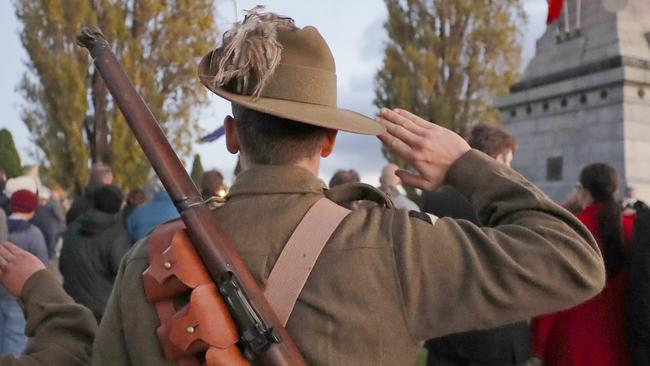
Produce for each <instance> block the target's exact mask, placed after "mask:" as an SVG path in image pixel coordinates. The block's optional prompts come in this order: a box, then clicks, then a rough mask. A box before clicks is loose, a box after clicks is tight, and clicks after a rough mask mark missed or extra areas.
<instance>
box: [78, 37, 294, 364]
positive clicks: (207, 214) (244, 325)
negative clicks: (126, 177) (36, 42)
mask: <svg viewBox="0 0 650 366" xmlns="http://www.w3.org/2000/svg"><path fill="white" fill-rule="evenodd" d="M77 42H78V44H80V45H81V46H83V47H85V48H87V49H88V50H89V51H90V55H91V56H92V58H93V60H94V63H95V67H96V68H97V71H98V72H99V74H100V75H101V76H102V78H103V79H104V82H105V83H106V86H107V88H108V90H109V91H110V93H111V95H112V96H113V99H114V101H115V103H116V104H117V106H118V107H119V108H120V110H121V111H122V113H123V114H124V117H125V118H126V120H127V122H128V124H129V127H130V128H131V130H132V131H133V134H134V135H135V137H136V139H137V140H138V143H139V144H140V146H141V147H142V150H143V151H144V153H145V155H146V156H147V159H148V160H149V162H150V163H151V165H152V167H153V169H154V171H155V172H156V174H158V177H159V178H160V181H161V182H162V184H163V185H164V187H165V189H166V190H167V192H168V193H169V195H170V197H171V199H172V201H173V202H174V204H175V206H176V208H177V209H178V212H179V213H180V215H181V218H182V220H183V223H184V224H185V227H186V231H187V234H188V235H189V238H190V241H191V244H192V246H193V247H194V249H195V250H196V252H197V253H198V255H199V257H200V259H201V262H203V264H204V266H205V268H206V269H207V272H208V274H209V276H210V277H211V279H212V281H213V282H214V283H216V284H217V287H218V289H219V292H220V293H221V295H222V296H223V300H225V303H226V304H227V306H228V309H229V312H230V315H232V317H233V318H234V320H235V323H236V325H237V330H238V331H239V334H240V335H241V337H240V338H239V342H238V343H239V345H240V346H241V347H242V348H243V349H244V354H246V355H247V358H249V359H251V358H256V359H258V360H259V361H261V363H262V364H263V365H273V366H276V365H277V366H283V365H306V362H305V360H304V359H303V357H302V355H301V354H300V351H299V350H298V347H297V346H296V345H295V343H294V342H293V340H292V339H291V337H290V336H289V334H288V333H287V331H286V329H285V328H284V326H283V325H282V323H281V322H280V320H279V319H278V318H277V316H276V314H275V313H274V312H273V310H272V309H271V306H270V305H269V303H268V302H267V300H266V298H265V297H264V295H263V293H262V291H261V290H260V288H259V286H258V285H257V283H256V282H255V279H254V278H253V276H252V274H251V273H250V271H249V270H248V268H247V267H246V264H245V263H244V262H243V260H242V259H241V257H240V256H239V254H238V253H237V251H236V249H235V247H234V246H233V245H232V243H231V242H230V241H229V240H228V239H227V238H226V236H225V234H224V233H223V231H222V230H221V228H220V227H219V225H218V223H216V222H215V221H214V216H213V215H212V214H211V211H210V209H209V208H208V207H207V205H206V203H205V202H204V201H203V199H202V198H201V195H200V194H199V191H198V190H197V188H196V186H195V185H194V183H193V182H192V180H191V178H190V176H189V175H188V174H187V172H186V171H185V168H184V167H183V164H182V163H181V161H180V159H179V158H178V156H177V155H176V153H175V152H174V150H173V148H172V147H171V145H170V144H169V141H168V140H167V138H166V136H165V134H164V132H163V131H162V130H161V128H160V127H159V125H158V122H157V121H156V119H155V118H154V116H153V115H152V114H151V111H150V110H149V108H148V107H147V105H146V104H145V102H144V101H143V100H142V98H141V97H140V95H139V94H138V92H137V91H136V90H135V88H134V86H133V84H132V83H131V81H130V80H129V78H128V76H127V75H126V73H125V72H124V70H123V69H122V66H121V65H120V63H119V61H118V60H117V58H116V57H115V54H114V53H113V52H112V50H111V48H110V45H109V44H108V42H107V41H106V38H105V37H104V35H103V34H102V32H101V31H100V30H99V29H98V28H94V27H93V28H84V29H83V30H82V31H81V33H80V34H79V36H78V38H77Z"/></svg>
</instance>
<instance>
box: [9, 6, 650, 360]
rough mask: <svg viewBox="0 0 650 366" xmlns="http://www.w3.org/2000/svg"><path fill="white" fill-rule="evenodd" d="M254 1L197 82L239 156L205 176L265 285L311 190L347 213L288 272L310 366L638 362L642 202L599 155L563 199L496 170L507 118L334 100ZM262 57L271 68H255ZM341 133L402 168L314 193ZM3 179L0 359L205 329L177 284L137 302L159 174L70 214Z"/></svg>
mask: <svg viewBox="0 0 650 366" xmlns="http://www.w3.org/2000/svg"><path fill="white" fill-rule="evenodd" d="M259 11H260V9H258V8H256V9H253V10H251V11H249V12H248V15H247V17H246V18H245V19H244V20H243V21H242V23H237V24H235V25H233V28H232V29H231V30H230V31H228V32H226V33H225V35H224V38H223V44H222V45H221V47H220V48H218V49H216V50H214V51H213V52H211V53H210V54H208V55H206V56H205V58H204V59H203V62H202V63H201V65H200V66H199V75H201V82H202V83H203V84H204V85H205V86H206V87H207V88H208V89H210V90H211V91H213V92H214V93H216V94H218V95H220V96H222V97H223V98H225V99H227V100H228V101H230V102H231V104H232V116H228V117H226V119H225V120H224V131H225V139H226V146H227V148H228V150H229V151H230V152H231V153H233V154H239V157H240V163H241V168H242V172H241V173H240V174H239V175H238V176H237V178H236V180H235V182H234V183H233V186H232V187H231V189H230V190H228V189H227V188H226V187H225V185H224V183H223V176H222V175H221V174H220V173H218V172H207V173H205V174H204V180H203V182H201V184H200V186H201V193H202V195H203V198H204V199H206V200H207V202H212V203H214V202H218V203H219V204H218V205H214V206H213V207H212V208H213V211H212V215H214V219H215V222H218V223H219V224H220V226H221V229H222V230H223V232H224V235H226V236H227V237H228V238H229V239H230V240H231V241H232V243H233V246H234V247H235V249H236V251H237V252H238V253H239V255H240V256H241V257H242V259H243V261H244V262H245V263H246V264H247V267H248V269H249V271H250V272H251V274H252V276H253V277H254V278H255V279H256V280H257V281H258V283H259V284H260V286H263V285H264V284H265V283H266V281H267V279H268V277H269V272H271V271H272V270H273V269H274V263H276V262H278V261H279V258H281V256H282V255H283V253H284V250H285V244H286V243H287V241H288V240H290V237H292V236H293V233H294V232H295V231H294V230H297V229H296V227H301V226H302V224H303V218H304V217H306V216H308V215H307V214H306V212H307V213H308V212H311V208H312V207H315V206H316V204H317V203H318V202H323V201H327V200H329V201H331V202H330V203H338V204H340V205H342V206H344V207H346V208H347V210H343V211H345V212H344V213H343V215H342V216H340V218H341V221H339V224H338V226H336V227H335V231H333V232H332V233H331V235H330V236H329V237H328V238H327V237H326V238H324V239H325V240H326V242H325V241H323V242H322V243H323V244H327V245H326V246H325V248H324V250H322V252H320V253H319V254H317V256H316V259H318V261H316V262H313V263H315V264H313V263H312V265H311V266H309V267H308V271H307V277H303V278H302V279H301V278H295V279H294V278H292V281H289V282H301V281H300V280H304V281H302V287H300V288H299V289H298V292H297V293H296V298H295V299H294V300H295V301H293V302H292V304H290V305H291V310H290V311H289V314H290V317H288V320H287V322H286V330H287V332H288V334H290V335H291V337H292V338H293V340H294V342H295V343H296V345H297V347H298V348H299V349H300V352H301V353H302V356H303V357H304V359H305V360H306V361H307V363H309V364H314V365H394V364H404V363H408V362H410V360H411V358H412V357H413V356H414V355H415V353H416V351H417V350H418V348H419V347H420V346H421V345H422V344H426V348H427V350H428V361H427V362H428V363H429V364H430V365H442V366H446V365H495V366H496V365H498V366H504V365H505V366H508V365H522V364H524V363H526V362H531V363H533V364H543V365H546V366H564V365H567V366H568V365H571V366H583V365H585V366H586V365H588V366H592V365H595V366H600V365H602V366H625V365H631V364H632V362H634V363H635V366H636V365H637V364H638V365H648V364H649V363H648V362H647V358H646V359H644V357H647V356H648V353H647V351H648V349H650V347H648V343H647V339H648V337H647V332H648V331H649V330H650V327H648V322H647V320H648V319H650V318H648V316H647V315H648V314H649V313H650V309H649V308H648V306H647V304H648V302H650V300H648V299H650V295H649V296H645V295H646V294H648V292H647V287H648V286H649V285H648V283H650V277H648V276H647V274H648V271H650V270H649V269H648V268H649V267H650V266H648V265H647V263H643V258H644V256H643V255H642V254H643V253H646V252H645V251H647V250H648V249H647V248H646V247H647V243H644V242H643V241H642V240H643V235H647V228H648V225H647V224H645V225H644V224H639V223H640V222H642V220H644V217H645V216H644V215H646V213H647V207H646V206H645V205H644V204H643V203H642V202H640V201H638V200H635V199H634V198H633V197H628V198H627V199H626V200H625V201H621V200H619V199H618V196H617V192H618V191H619V189H620V187H619V182H618V178H617V173H616V172H615V171H614V169H613V168H612V167H610V166H608V165H606V164H603V163H594V164H591V165H588V166H586V167H584V168H583V170H582V172H581V174H580V181H579V182H578V183H579V184H578V185H576V190H575V192H573V194H572V196H571V199H570V200H568V201H567V203H566V206H567V209H565V208H562V207H560V205H558V204H556V203H554V202H553V201H552V200H551V199H550V198H548V197H547V196H546V195H545V194H544V193H543V192H542V191H541V190H539V189H538V188H536V187H535V186H534V185H533V184H531V183H530V182H528V181H527V180H526V179H525V178H524V177H522V176H520V175H519V174H517V173H516V172H514V171H513V170H512V169H511V168H510V163H511V161H512V159H513V156H514V155H515V153H516V149H517V144H516V141H515V139H514V138H513V137H512V136H511V135H510V134H508V133H507V132H506V131H503V130H501V129H499V128H496V127H491V126H485V125H479V126H476V127H475V128H474V129H473V130H472V132H471V133H470V134H469V137H468V139H467V141H466V140H464V139H463V138H462V137H461V136H459V135H458V134H456V133H454V132H452V131H450V130H447V129H445V128H442V127H440V126H437V125H435V124H432V123H430V122H429V121H425V120H423V119H422V118H420V117H418V116H415V115H413V114H412V113H410V112H408V111H405V110H402V109H393V110H391V109H387V108H382V109H381V111H380V112H379V116H378V118H377V120H373V119H371V118H368V117H365V116H362V115H359V114H355V113H350V112H349V111H346V110H341V109H338V108H337V107H336V105H335V101H336V75H335V72H334V70H335V66H334V62H333V57H332V55H331V52H330V51H329V50H330V48H329V46H328V45H327V43H326V42H325V40H324V39H323V38H322V37H321V35H320V34H319V33H318V30H317V29H316V28H314V27H305V28H302V29H299V28H297V27H296V26H295V24H294V23H293V20H291V19H290V18H287V17H282V16H278V15H277V14H273V13H259ZM280 55H282V56H281V57H280ZM268 58H270V59H268ZM213 61H214V62H213ZM269 65H271V66H269ZM276 67H277V68H278V72H281V73H282V75H283V77H281V78H271V75H272V74H273V72H274V70H275V69H274V68H276ZM251 72H252V74H251ZM253 81H255V82H253ZM249 82H250V83H253V84H258V85H252V84H251V85H249ZM264 87H268V90H270V92H269V94H263V93H264V90H265V89H264ZM249 88H250V89H252V90H248V89H249ZM251 96H253V97H254V98H251ZM258 97H259V99H258ZM338 130H345V131H349V132H355V133H360V134H370V135H377V136H378V138H379V139H380V140H381V142H382V143H383V144H384V146H385V148H387V149H389V150H390V151H391V152H392V153H394V154H396V155H397V156H399V157H400V158H401V159H402V160H403V161H404V162H406V163H407V164H408V165H409V166H411V167H413V168H414V170H412V171H408V170H403V169H399V167H397V166H396V165H394V164H389V165H387V166H386V167H385V168H384V169H383V170H382V172H381V173H382V174H381V178H380V184H379V186H378V187H372V186H370V185H367V184H363V183H362V182H361V179H360V176H359V174H358V173H357V172H355V171H353V170H341V171H339V172H337V173H336V174H335V175H334V176H333V177H332V179H331V180H330V185H329V187H328V188H327V187H325V184H324V182H322V181H321V180H320V179H319V178H318V175H319V167H320V160H321V158H325V157H327V156H328V155H330V154H331V152H332V150H333V149H334V145H335V141H336V137H337V131H338ZM2 182H3V185H4V190H3V192H4V193H3V195H1V196H0V203H1V204H2V207H3V210H4V212H3V215H2V217H0V239H1V240H0V241H2V243H0V282H2V284H3V287H2V289H0V290H2V291H1V292H0V301H1V305H2V306H1V307H0V310H1V314H0V315H1V316H2V317H1V318H0V331H1V332H2V333H1V335H0V336H1V337H2V338H1V339H0V347H1V348H0V353H1V355H0V365H3V366H4V365H17V364H18V363H16V362H15V360H16V357H20V360H22V361H21V362H23V363H22V364H24V365H39V364H51V365H84V364H89V363H90V360H91V359H92V363H93V364H94V365H99V366H104V365H116V366H117V365H120V366H123V365H162V364H169V363H170V362H171V360H175V359H173V357H171V356H170V354H169V352H162V350H161V343H159V338H158V336H159V335H161V338H160V340H161V341H162V342H163V343H162V347H165V346H166V343H165V342H169V343H170V344H172V346H173V347H177V348H179V349H180V348H181V347H185V348H183V349H182V351H187V352H188V353H189V352H190V349H191V348H192V347H190V345H191V344H193V343H190V342H191V341H187V339H188V338H189V339H190V340H191V339H194V338H192V337H194V336H197V335H196V333H199V334H201V333H202V331H203V330H204V329H205V330H206V331H208V330H214V329H217V328H214V327H215V326H216V327H218V326H219V325H215V324H206V323H201V322H200V319H199V317H196V318H194V317H193V316H189V315H188V316H187V317H184V315H187V314H197V313H200V310H197V309H196V308H195V310H196V313H195V312H192V305H193V302H192V301H193V300H192V299H193V294H192V295H190V296H189V297H190V299H188V296H187V295H188V293H183V294H182V296H180V297H178V298H173V299H172V300H171V301H169V302H168V303H167V305H169V306H171V307H168V308H164V307H163V306H158V305H161V304H160V303H157V304H156V306H154V304H152V303H150V302H149V300H148V299H147V298H146V296H145V291H144V288H143V287H144V285H143V279H142V278H143V275H142V274H143V272H144V271H145V270H147V268H150V267H149V264H150V263H149V258H150V257H149V255H152V253H154V254H153V255H154V257H152V259H154V260H158V259H161V257H160V256H155V255H156V253H155V252H153V251H151V250H150V249H151V247H155V245H156V244H158V242H155V240H153V239H151V237H150V236H149V234H150V233H151V232H152V230H154V229H155V228H156V226H157V225H159V224H161V223H164V222H166V221H169V220H172V219H174V218H177V217H178V212H177V210H176V208H175V207H174V204H173V202H172V201H171V199H170V197H169V195H168V194H167V193H166V192H165V190H164V188H163V186H162V184H161V183H160V182H159V181H158V180H157V179H156V178H155V177H152V178H151V179H150V180H149V182H148V183H147V185H146V186H145V187H142V189H134V190H132V191H130V192H128V194H127V195H126V199H125V198H124V194H123V192H122V191H121V190H120V189H119V188H118V187H116V186H115V185H113V176H112V172H111V170H110V168H109V167H108V166H106V165H103V164H96V165H93V166H92V167H91V174H90V179H89V184H88V186H87V187H86V189H85V190H84V192H83V194H81V195H79V196H78V197H75V198H74V200H73V202H72V204H71V206H70V208H66V207H67V204H66V200H65V199H63V197H62V196H61V192H60V191H58V190H57V189H51V190H49V189H47V190H46V189H45V188H44V187H42V185H41V184H40V183H39V180H38V179H35V177H34V176H33V174H32V175H29V176H27V175H26V176H22V177H13V178H11V179H8V180H7V181H6V183H5V182H4V179H3V180H2ZM418 190H419V191H421V192H422V195H421V196H419V195H418V194H417V191H418ZM632 191H633V190H631V189H628V192H632ZM45 192H51V193H49V194H46V193H45ZM215 197H218V199H217V198H215ZM419 197H421V198H419ZM39 201H40V202H39ZM333 206H336V205H333ZM339 209H340V208H337V210H339ZM568 209H570V210H573V211H572V212H573V213H571V212H569V210H568ZM39 211H42V213H40V214H39ZM316 214H323V213H316ZM5 216H6V218H5ZM320 218H325V219H329V218H330V217H320ZM646 222H647V221H646ZM312 229H314V230H313V231H314V236H316V235H315V234H316V232H318V231H320V230H318V229H319V227H315V228H312ZM309 236H311V235H304V236H303V237H302V239H303V240H304V241H305V242H306V243H307V244H305V245H307V246H309V245H312V244H313V243H311V242H310V240H312V238H310V237H309ZM5 237H6V239H7V241H5ZM646 239H647V237H646ZM149 241H152V242H154V244H152V245H151V246H150V243H149ZM135 242H138V244H136V245H135V246H133V244H134V243H135ZM321 248H322V247H321ZM296 253H298V252H296ZM601 253H602V255H601ZM162 255H164V253H163V254H161V256H162ZM296 255H299V253H298V254H296ZM305 256H306V254H303V255H302V257H305ZM296 258H300V257H299V256H298V257H296ZM603 259H604V261H603ZM49 262H51V263H57V262H58V268H59V269H60V272H61V274H62V276H63V279H62V280H63V287H62V286H61V285H60V284H59V283H57V282H56V280H55V279H54V278H53V276H52V275H51V274H50V273H49V272H47V271H46V270H44V268H45V267H46V266H48V264H49ZM198 262H199V261H198V260H197V262H195V263H198ZM161 264H162V265H161V267H163V268H165V269H171V268H174V269H175V267H174V265H175V264H174V263H172V261H165V262H161ZM50 266H52V265H51V264H50ZM54 267H55V268H56V267H57V266H56V264H55V265H54ZM197 267H200V266H197ZM199 269H200V268H189V269H188V270H190V273H192V272H191V271H197V272H198V271H199ZM177 279H179V278H178V276H177ZM179 280H180V279H179ZM285 285H287V286H290V285H292V284H291V283H287V284H285ZM208 286H212V284H211V283H210V284H208ZM235 287H236V286H235ZM64 289H65V291H64ZM215 291H216V290H215ZM644 291H645V292H644ZM66 293H67V295H66ZM68 295H69V296H71V298H70V297H68ZM244 300H246V299H244ZM188 301H189V302H188ZM194 304H196V303H194ZM186 305H187V306H189V310H188V307H186ZM195 306H196V305H195ZM210 310H212V309H210ZM184 311H185V312H184ZM163 313H165V314H167V315H169V317H167V318H165V319H166V320H165V321H166V323H165V324H164V325H169V324H170V323H169V322H170V321H171V320H170V319H172V320H173V319H177V318H179V317H182V318H183V319H191V321H192V323H191V324H189V325H188V326H181V327H176V328H178V329H176V328H174V329H172V330H170V331H169V333H170V334H169V336H168V337H166V336H165V331H164V329H163V330H160V329H162V328H164V327H159V326H160V325H161V319H163V316H164V314H163ZM174 313H176V315H174ZM24 314H27V316H26V317H25V316H24ZM644 322H646V323H644ZM98 324H99V328H98ZM170 327H171V326H170ZM211 327H212V328H211ZM495 327H496V328H495ZM206 328H208V329H206ZM218 329H220V328H218ZM479 329H483V330H480V331H477V330H479ZM484 329H488V330H484ZM210 333H215V332H210ZM216 333H220V332H216ZM268 333H269V335H268V336H269V337H270V338H273V339H272V340H273V342H283V341H287V340H282V339H278V338H277V336H273V333H274V332H272V331H269V332H268ZM247 335H250V334H247ZM247 335H244V336H247ZM27 336H29V337H30V338H31V341H30V342H29V344H27ZM93 338H94V341H93ZM206 338H209V337H206ZM201 340H202V341H203V340H205V339H203V338H202V339H201ZM213 343H216V344H210V346H214V347H215V348H220V347H221V348H223V346H224V345H223V343H220V342H213ZM228 345H229V346H232V345H233V344H232V343H230V344H228ZM285 345H286V344H285ZM167 346H168V345H167ZM173 347H172V348H171V349H172V351H174V350H176V349H175V348H173ZM169 349H170V348H165V350H169ZM219 351H220V350H217V352H219ZM248 351H249V353H248V355H250V354H251V352H253V353H252V354H254V352H256V351H258V350H254V349H252V348H250V349H248ZM202 352H203V353H201V352H196V353H190V354H189V355H187V354H184V353H183V352H181V354H182V357H185V358H183V360H187V359H189V360H190V361H191V362H192V363H189V364H199V363H200V362H203V361H205V360H206V359H209V356H210V355H211V354H210V351H208V352H207V353H206V352H205V350H203V351H202ZM11 355H13V356H11Z"/></svg>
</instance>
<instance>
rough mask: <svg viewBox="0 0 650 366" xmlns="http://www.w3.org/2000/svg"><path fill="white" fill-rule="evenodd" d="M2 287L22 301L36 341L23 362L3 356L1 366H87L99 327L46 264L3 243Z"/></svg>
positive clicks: (0, 255) (0, 249)
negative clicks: (48, 269) (70, 295)
mask: <svg viewBox="0 0 650 366" xmlns="http://www.w3.org/2000/svg"><path fill="white" fill-rule="evenodd" d="M0 284H1V285H2V286H4V287H5V288H6V289H7V291H9V293H11V294H12V295H14V296H17V297H18V298H19V299H20V302H21V306H22V308H23V311H24V312H25V317H26V318H27V328H26V330H25V333H26V334H27V336H29V337H30V340H29V342H28V343H27V348H25V351H24V353H23V354H22V355H21V356H20V357H15V356H13V355H9V354H5V355H0V366H14V365H15V366H19V365H20V366H31V365H34V366H37V365H38V366H40V365H52V366H64V365H65V366H84V365H88V364H89V363H90V351H91V345H92V343H93V339H94V336H95V332H96V331H97V323H96V322H95V318H94V317H93V315H92V313H91V312H90V310H88V309H86V308H84V307H83V306H81V305H78V304H75V303H74V301H73V300H72V299H71V298H70V297H69V296H68V295H67V294H66V293H65V291H63V287H61V284H60V283H59V282H58V281H57V279H56V278H54V276H53V275H52V274H50V273H49V272H48V271H47V270H46V269H45V266H44V265H43V263H42V262H41V261H40V260H39V259H38V258H36V257H35V256H33V255H32V254H30V253H29V252H27V251H24V250H22V249H20V248H18V247H17V246H15V245H13V244H11V243H9V242H6V243H3V244H0Z"/></svg>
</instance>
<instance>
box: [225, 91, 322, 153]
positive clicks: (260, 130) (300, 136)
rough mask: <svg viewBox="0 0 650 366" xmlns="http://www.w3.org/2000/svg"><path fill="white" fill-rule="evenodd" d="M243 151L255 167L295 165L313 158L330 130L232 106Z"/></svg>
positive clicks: (236, 105) (235, 105)
mask: <svg viewBox="0 0 650 366" xmlns="http://www.w3.org/2000/svg"><path fill="white" fill-rule="evenodd" d="M232 112H233V116H234V118H235V123H236V125H237V133H238V134H239V140H240V142H241V149H242V151H243V152H244V153H245V154H246V157H247V158H248V159H250V161H251V162H252V163H254V164H260V165H283V164H292V163H295V162H297V161H299V160H300V159H302V158H309V157H312V156H313V155H314V154H315V153H316V152H317V150H318V147H319V145H320V143H321V141H322V140H323V139H324V138H325V134H326V133H327V129H326V128H324V127H318V126H312V125H308V124H305V123H300V122H296V121H292V120H290V119H286V118H280V117H276V116H272V115H270V114H266V113H262V112H257V111H254V110H252V109H248V108H245V107H242V106H240V105H238V104H235V103H233V104H232Z"/></svg>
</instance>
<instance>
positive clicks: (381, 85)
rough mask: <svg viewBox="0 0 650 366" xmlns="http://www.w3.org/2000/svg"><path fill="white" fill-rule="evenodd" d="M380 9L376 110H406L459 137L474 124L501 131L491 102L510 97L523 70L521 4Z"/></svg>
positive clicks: (406, 0)
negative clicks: (384, 15) (382, 37)
mask: <svg viewBox="0 0 650 366" xmlns="http://www.w3.org/2000/svg"><path fill="white" fill-rule="evenodd" d="M385 3H386V6H387V8H388V20H387V21H386V23H385V28H386V30H387V32H388V37H389V40H388V43H387V44H386V48H385V51H384V61H383V67H382V68H381V69H380V70H379V71H378V72H377V75H376V77H375V105H377V106H378V107H388V108H396V107H399V108H404V109H407V110H410V111H412V112H413V113H415V114H417V115H419V116H421V117H423V118H425V119H426V120H428V121H433V122H435V123H438V124H440V125H442V126H445V127H447V128H450V129H452V130H454V131H456V132H458V133H460V134H465V133H466V132H467V129H468V128H469V127H471V126H473V125H475V124H476V123H478V122H484V123H498V122H499V114H498V112H497V111H496V110H495V109H494V108H493V107H492V106H491V103H492V100H493V99H494V97H496V96H500V95H505V94H506V93H507V92H508V88H509V87H510V85H512V84H513V83H514V82H515V81H516V79H517V77H518V72H519V65H520V62H521V43H522V33H521V31H520V29H522V25H525V23H526V22H527V18H526V14H525V12H524V10H523V6H522V1H521V0H500V1H476V0H385ZM384 154H385V155H386V157H387V158H388V159H389V160H391V161H395V162H396V163H398V165H401V166H404V163H403V162H401V161H399V159H397V158H396V157H394V156H392V155H391V154H390V153H389V152H387V151H384Z"/></svg>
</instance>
